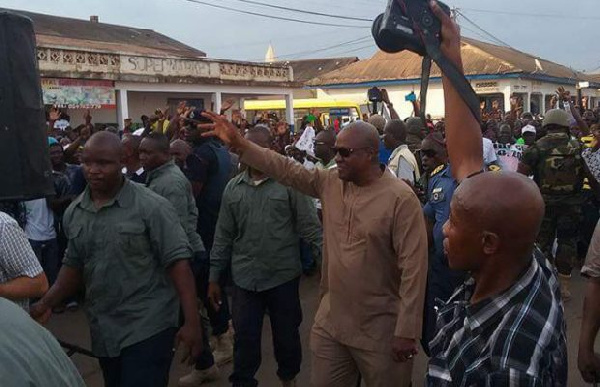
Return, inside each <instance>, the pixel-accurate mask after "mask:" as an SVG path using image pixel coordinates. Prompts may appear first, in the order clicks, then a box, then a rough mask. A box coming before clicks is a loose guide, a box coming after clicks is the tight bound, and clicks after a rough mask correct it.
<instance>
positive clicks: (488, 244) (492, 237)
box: [481, 231, 500, 255]
mask: <svg viewBox="0 0 600 387" xmlns="http://www.w3.org/2000/svg"><path fill="white" fill-rule="evenodd" d="M481 246H482V248H483V253H484V254H486V255H492V254H495V253H496V252H497V251H498V249H499V248H500V237H499V236H498V234H495V233H493V232H489V231H484V232H483V233H481Z"/></svg>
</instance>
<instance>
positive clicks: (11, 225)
mask: <svg viewBox="0 0 600 387" xmlns="http://www.w3.org/2000/svg"><path fill="white" fill-rule="evenodd" d="M43 272H44V271H43V269H42V267H41V266H40V263H39V261H38V259H37V257H36V256H35V253H34V252H33V250H32V249H31V245H30V244H29V241H28V240H27V236H26V235H25V233H24V232H23V230H21V228H20V227H19V225H18V224H17V221H16V220H14V219H13V218H11V217H10V216H9V215H7V214H5V213H4V212H0V284H3V283H6V282H8V281H11V280H13V279H15V278H18V277H29V278H33V277H37V276H38V275H40V274H42V273H43ZM13 301H14V302H15V303H16V304H17V305H19V306H20V307H21V308H23V309H25V310H29V299H23V300H13Z"/></svg>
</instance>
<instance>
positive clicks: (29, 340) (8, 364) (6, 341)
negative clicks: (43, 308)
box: [0, 298, 85, 387]
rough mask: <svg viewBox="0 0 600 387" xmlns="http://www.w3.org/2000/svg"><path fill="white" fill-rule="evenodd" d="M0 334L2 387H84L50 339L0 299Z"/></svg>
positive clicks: (18, 308) (48, 335) (19, 310)
mask: <svg viewBox="0 0 600 387" xmlns="http://www.w3.org/2000/svg"><path fill="white" fill-rule="evenodd" d="M0 330H1V331H2V334H1V335H0V378H1V379H2V382H1V383H0V384H2V386H3V387H22V386H29V387H85V383H84V382H83V379H81V376H80V375H79V372H78V371H77V368H75V366H74V365H73V362H71V360H70V359H69V358H68V357H67V355H66V354H65V351H64V350H63V349H62V348H61V347H60V344H58V341H56V339H55V338H54V336H52V334H51V333H50V332H48V331H47V330H46V329H44V328H43V327H41V326H40V325H39V324H38V323H36V322H35V321H33V320H32V319H31V318H30V317H29V315H28V314H27V313H25V311H24V310H23V309H22V308H20V307H19V306H17V305H16V304H14V303H13V302H11V301H9V300H7V299H5V298H0Z"/></svg>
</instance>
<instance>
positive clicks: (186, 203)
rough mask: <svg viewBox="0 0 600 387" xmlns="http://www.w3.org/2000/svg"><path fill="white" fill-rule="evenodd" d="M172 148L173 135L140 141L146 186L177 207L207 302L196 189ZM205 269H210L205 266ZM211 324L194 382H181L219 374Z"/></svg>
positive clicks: (204, 336) (151, 136) (204, 328)
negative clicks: (171, 152)
mask: <svg viewBox="0 0 600 387" xmlns="http://www.w3.org/2000/svg"><path fill="white" fill-rule="evenodd" d="M169 150H170V144H169V139H168V138H167V137H166V136H165V135H164V134H162V133H150V134H149V135H148V136H146V137H145V138H144V139H143V140H142V143H141V144H140V162H141V164H142V167H144V170H146V171H148V177H147V180H146V186H147V187H148V188H150V189H151V190H152V191H154V192H155V193H157V194H159V195H160V196H162V197H164V198H165V199H167V200H168V201H169V202H171V204H173V207H175V211H176V212H177V215H178V216H179V219H180V220H181V224H182V226H183V228H184V230H185V233H186V234H187V237H188V240H189V241H190V244H191V246H192V251H193V252H194V260H193V264H192V270H193V272H194V276H195V277H196V287H197V290H198V292H199V297H200V299H201V300H202V302H205V303H206V302H207V300H206V292H207V289H206V288H207V287H208V279H207V274H204V276H203V277H204V278H205V279H204V281H202V280H201V275H200V271H202V266H203V265H205V266H206V267H208V258H207V256H206V253H205V250H204V245H203V244H202V239H201V238H200V235H199V234H198V233H197V232H196V225H197V222H198V208H197V207H196V201H195V199H194V194H193V193H192V185H191V183H190V182H189V180H188V179H187V177H185V175H184V174H183V172H181V170H180V169H179V167H178V166H177V165H176V164H175V163H174V162H173V160H172V159H171V154H170V153H169ZM204 261H206V262H204ZM204 271H205V272H207V271H208V270H207V269H205V270H204ZM207 328H208V327H207V326H206V324H205V323H203V324H202V339H203V340H202V352H201V353H200V356H199V357H198V359H197V361H196V364H195V367H194V370H193V371H192V373H191V374H190V375H189V376H188V379H191V381H192V382H193V383H185V382H186V381H187V379H185V380H184V382H183V383H181V382H180V385H198V384H200V383H204V382H207V381H211V380H215V379H217V378H218V377H219V370H218V368H217V366H216V365H215V359H214V357H213V354H212V351H211V347H210V342H209V340H208V329H207Z"/></svg>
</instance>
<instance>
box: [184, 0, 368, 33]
mask: <svg viewBox="0 0 600 387" xmlns="http://www.w3.org/2000/svg"><path fill="white" fill-rule="evenodd" d="M185 1H188V2H190V3H196V4H202V5H205V6H207V7H213V8H219V9H224V10H227V11H232V12H237V13H241V14H244V15H253V16H260V17H264V18H268V19H277V20H284V21H291V22H296V23H303V24H312V25H318V26H327V27H342V28H362V29H365V28H369V29H370V28H371V27H361V26H353V25H345V24H332V23H321V22H312V21H307V20H300V19H292V18H288V17H283V16H275V15H265V14H262V13H257V12H251V11H244V10H241V9H236V8H230V7H226V6H223V5H216V4H211V3H207V2H204V1H201V0H185Z"/></svg>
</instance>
